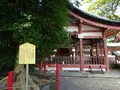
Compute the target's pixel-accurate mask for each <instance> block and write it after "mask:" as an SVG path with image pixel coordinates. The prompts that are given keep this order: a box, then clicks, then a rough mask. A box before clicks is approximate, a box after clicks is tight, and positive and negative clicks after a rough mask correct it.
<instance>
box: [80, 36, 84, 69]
mask: <svg viewBox="0 0 120 90" xmlns="http://www.w3.org/2000/svg"><path fill="white" fill-rule="evenodd" d="M82 44H83V43H82V39H81V38H80V71H83V64H84V60H83V45H82Z"/></svg>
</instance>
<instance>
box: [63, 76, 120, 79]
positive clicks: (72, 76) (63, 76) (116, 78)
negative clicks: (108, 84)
mask: <svg viewBox="0 0 120 90" xmlns="http://www.w3.org/2000/svg"><path fill="white" fill-rule="evenodd" d="M61 77H76V78H78V77H79V78H115V79H120V77H115V76H114V77H113V76H63V75H61Z"/></svg>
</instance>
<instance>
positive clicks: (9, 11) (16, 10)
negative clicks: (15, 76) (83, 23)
mask: <svg viewBox="0 0 120 90" xmlns="http://www.w3.org/2000/svg"><path fill="white" fill-rule="evenodd" d="M66 6H67V1H66V0H43V1H42V0H1V1H0V53H1V54H0V62H1V68H2V67H4V65H5V64H6V63H7V62H8V63H12V65H13V64H14V62H15V58H16V54H17V51H18V46H19V45H20V44H22V43H25V42H29V43H32V44H35V45H36V47H37V54H38V55H39V56H41V57H44V56H47V55H49V54H50V53H52V52H53V50H54V49H56V48H60V47H63V46H64V45H66V44H67V42H68V36H67V32H66V31H65V30H64V28H63V27H64V26H66V25H67V21H68V12H67V7H66ZM7 65H8V64H7ZM10 65H11V64H10ZM8 67H10V66H8Z"/></svg>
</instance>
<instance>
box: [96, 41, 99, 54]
mask: <svg viewBox="0 0 120 90" xmlns="http://www.w3.org/2000/svg"><path fill="white" fill-rule="evenodd" d="M96 56H99V44H98V42H97V43H96Z"/></svg>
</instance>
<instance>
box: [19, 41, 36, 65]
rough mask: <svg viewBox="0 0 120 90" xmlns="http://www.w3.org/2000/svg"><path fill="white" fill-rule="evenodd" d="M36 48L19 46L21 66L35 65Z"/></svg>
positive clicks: (27, 45) (28, 44) (33, 46)
mask: <svg viewBox="0 0 120 90" xmlns="http://www.w3.org/2000/svg"><path fill="white" fill-rule="evenodd" d="M35 52H36V47H35V45H33V44H30V43H25V44H22V45H20V46H19V64H35V55H36V53H35Z"/></svg>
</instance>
